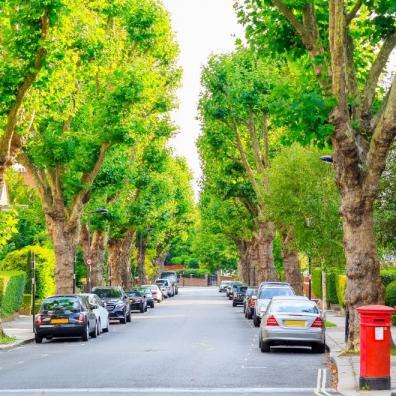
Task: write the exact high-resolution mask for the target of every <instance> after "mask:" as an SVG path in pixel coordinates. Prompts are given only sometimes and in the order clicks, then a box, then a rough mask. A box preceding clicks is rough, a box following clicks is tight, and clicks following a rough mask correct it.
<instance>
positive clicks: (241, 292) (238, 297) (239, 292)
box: [232, 285, 248, 307]
mask: <svg viewBox="0 0 396 396" xmlns="http://www.w3.org/2000/svg"><path fill="white" fill-rule="evenodd" d="M247 289H248V287H247V286H245V285H237V286H236V287H235V288H234V291H233V294H232V306H233V307H236V306H237V305H243V302H244V301H245V295H246V290H247Z"/></svg>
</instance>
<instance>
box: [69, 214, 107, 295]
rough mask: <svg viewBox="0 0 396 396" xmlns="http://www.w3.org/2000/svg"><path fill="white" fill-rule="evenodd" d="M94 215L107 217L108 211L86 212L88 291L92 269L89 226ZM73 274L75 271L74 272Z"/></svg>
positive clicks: (90, 285)
mask: <svg viewBox="0 0 396 396" xmlns="http://www.w3.org/2000/svg"><path fill="white" fill-rule="evenodd" d="M92 213H96V214H100V215H103V216H104V215H108V214H109V211H108V210H107V209H106V208H98V209H96V210H93V211H90V212H88V221H87V229H88V258H87V261H86V265H87V268H88V291H91V289H92V280H91V268H92V249H91V232H90V226H91V216H90V215H91V214H92ZM74 272H75V271H74Z"/></svg>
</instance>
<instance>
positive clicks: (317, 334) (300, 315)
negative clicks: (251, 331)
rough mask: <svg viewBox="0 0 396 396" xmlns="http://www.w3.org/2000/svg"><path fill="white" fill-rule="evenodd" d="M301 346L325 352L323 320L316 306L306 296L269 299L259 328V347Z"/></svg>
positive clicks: (262, 349)
mask: <svg viewBox="0 0 396 396" xmlns="http://www.w3.org/2000/svg"><path fill="white" fill-rule="evenodd" d="M276 345H296V346H297V345H304V346H310V347H311V348H312V350H313V351H314V352H317V353H323V352H325V348H326V344H325V321H324V318H323V317H322V315H321V313H320V311H319V309H318V307H317V305H316V304H315V303H314V302H313V301H311V300H309V299H308V298H307V297H302V296H294V297H273V298H272V300H271V302H270V304H269V306H268V309H267V310H266V312H265V314H264V316H263V318H262V320H261V326H260V336H259V347H260V349H261V352H270V349H271V346H276Z"/></svg>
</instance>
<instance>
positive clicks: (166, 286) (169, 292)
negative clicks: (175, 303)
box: [155, 279, 173, 298]
mask: <svg viewBox="0 0 396 396" xmlns="http://www.w3.org/2000/svg"><path fill="white" fill-rule="evenodd" d="M155 283H156V284H157V285H158V287H159V288H160V289H161V291H162V295H163V296H164V297H165V298H168V297H172V296H173V289H172V286H171V284H170V282H169V281H168V279H157V280H156V281H155Z"/></svg>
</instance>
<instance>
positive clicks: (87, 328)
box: [82, 324, 89, 341]
mask: <svg viewBox="0 0 396 396" xmlns="http://www.w3.org/2000/svg"><path fill="white" fill-rule="evenodd" d="M82 340H83V341H88V340H89V325H88V324H87V325H86V326H85V329H84V332H83V335H82Z"/></svg>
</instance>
